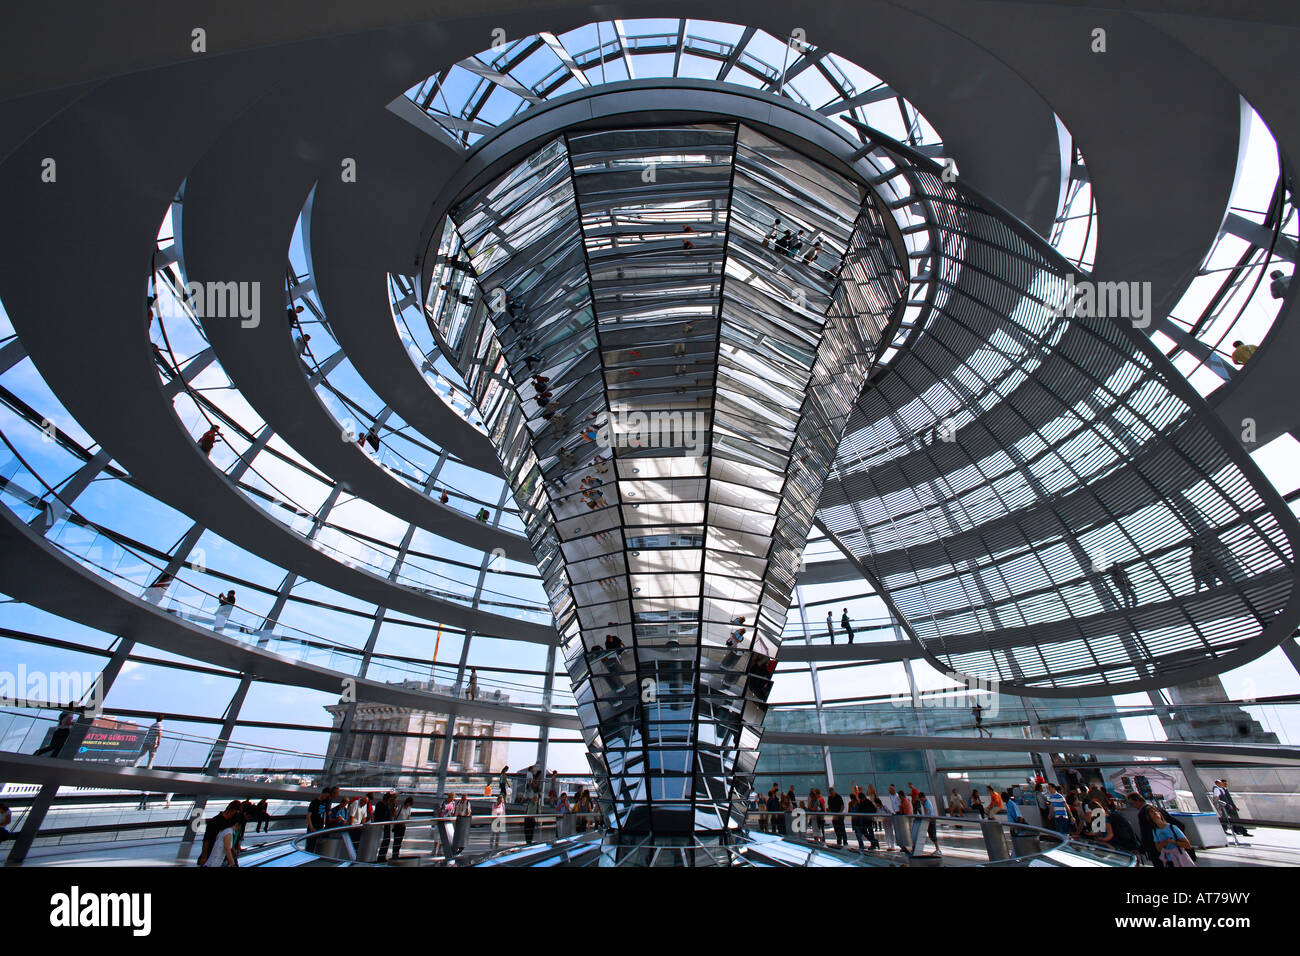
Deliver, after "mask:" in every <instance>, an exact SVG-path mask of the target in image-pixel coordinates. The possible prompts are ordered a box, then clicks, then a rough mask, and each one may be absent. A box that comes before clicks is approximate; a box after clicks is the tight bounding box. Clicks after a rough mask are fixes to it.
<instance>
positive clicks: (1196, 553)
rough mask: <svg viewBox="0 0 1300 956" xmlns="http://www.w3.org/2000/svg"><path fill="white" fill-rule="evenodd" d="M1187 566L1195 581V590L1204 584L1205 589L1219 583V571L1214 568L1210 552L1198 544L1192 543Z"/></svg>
mask: <svg viewBox="0 0 1300 956" xmlns="http://www.w3.org/2000/svg"><path fill="white" fill-rule="evenodd" d="M1187 563H1188V567H1190V568H1191V572H1192V580H1193V581H1194V582H1195V585H1196V590H1197V591H1199V590H1200V589H1201V585H1202V584H1204V585H1205V587H1206V589H1209V588H1212V587H1214V586H1215V585H1216V584H1218V583H1219V572H1218V571H1216V570H1215V568H1214V561H1213V559H1212V558H1211V557H1210V553H1209V552H1208V551H1206V550H1205V549H1204V548H1202V547H1201V546H1200V545H1199V544H1193V545H1192V553H1191V555H1190V556H1189V557H1188V559H1187Z"/></svg>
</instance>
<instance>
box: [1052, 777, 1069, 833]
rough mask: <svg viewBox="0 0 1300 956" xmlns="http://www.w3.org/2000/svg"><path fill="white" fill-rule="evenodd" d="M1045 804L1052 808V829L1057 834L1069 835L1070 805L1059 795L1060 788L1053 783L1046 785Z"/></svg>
mask: <svg viewBox="0 0 1300 956" xmlns="http://www.w3.org/2000/svg"><path fill="white" fill-rule="evenodd" d="M1047 788H1048V794H1047V802H1048V803H1049V804H1050V805H1051V808H1052V827H1053V829H1055V830H1056V832H1057V833H1062V834H1064V835H1066V836H1069V835H1070V829H1071V827H1070V804H1069V802H1068V801H1067V800H1066V799H1065V794H1063V793H1061V788H1060V787H1058V786H1057V785H1056V784H1054V783H1049V784H1048V785H1047Z"/></svg>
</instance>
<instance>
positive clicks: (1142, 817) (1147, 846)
mask: <svg viewBox="0 0 1300 956" xmlns="http://www.w3.org/2000/svg"><path fill="white" fill-rule="evenodd" d="M1128 805H1129V806H1130V807H1132V808H1133V809H1134V810H1136V811H1137V815H1138V832H1139V838H1138V843H1139V844H1140V845H1141V847H1142V852H1143V853H1144V854H1145V855H1146V858H1147V859H1148V860H1149V861H1150V862H1151V865H1152V866H1154V867H1163V866H1164V865H1165V863H1164V861H1163V860H1162V859H1160V851H1159V850H1158V849H1157V848H1156V841H1155V837H1154V836H1153V834H1154V833H1155V827H1154V826H1153V825H1152V823H1151V817H1150V816H1149V815H1148V814H1147V812H1146V809H1147V802H1146V800H1145V799H1143V797H1142V794H1140V793H1130V794H1129V795H1128Z"/></svg>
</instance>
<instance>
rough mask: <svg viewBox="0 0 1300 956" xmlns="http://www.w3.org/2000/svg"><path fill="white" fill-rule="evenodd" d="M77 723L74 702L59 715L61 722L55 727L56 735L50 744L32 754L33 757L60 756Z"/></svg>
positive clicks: (69, 702) (69, 703)
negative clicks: (43, 755)
mask: <svg viewBox="0 0 1300 956" xmlns="http://www.w3.org/2000/svg"><path fill="white" fill-rule="evenodd" d="M76 722H77V706H76V704H74V703H73V702H72V701H68V706H67V707H65V708H63V711H62V713H60V714H59V722H58V723H57V724H56V725H55V727H54V735H53V736H52V737H50V742H49V743H48V744H46V745H45V746H44V747H42V748H41V749H40V750H38V751H36V752H35V753H34V754H32V756H33V757H39V756H41V754H46V753H47V754H49V755H50V756H51V757H57V756H59V751H61V750H62V749H63V745H64V744H65V743H67V742H68V735H69V734H70V733H72V725H73V724H75V723H76Z"/></svg>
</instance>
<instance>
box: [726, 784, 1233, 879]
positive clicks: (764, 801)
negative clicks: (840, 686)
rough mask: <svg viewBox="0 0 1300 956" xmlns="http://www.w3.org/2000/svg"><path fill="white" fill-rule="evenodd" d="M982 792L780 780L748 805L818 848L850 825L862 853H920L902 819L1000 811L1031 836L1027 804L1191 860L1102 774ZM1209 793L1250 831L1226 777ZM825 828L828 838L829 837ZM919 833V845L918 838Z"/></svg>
mask: <svg viewBox="0 0 1300 956" xmlns="http://www.w3.org/2000/svg"><path fill="white" fill-rule="evenodd" d="M984 791H985V792H984V793H983V794H981V792H980V790H979V788H978V787H975V788H972V789H971V790H970V792H969V794H968V795H967V796H966V797H963V796H962V794H961V793H960V792H959V791H958V790H956V789H954V790H953V791H952V794H951V796H950V797H949V798H948V800H947V801H946V802H947V805H946V807H945V806H940V803H939V801H937V800H936V799H935V798H934V797H932V796H928V795H927V794H925V793H924V792H923V791H921V790H919V789H918V788H917V787H915V786H914V785H913V784H912V783H911V782H908V783H907V784H906V785H905V786H904V787H902V788H899V787H897V786H895V785H894V784H890V785H889V789H888V791H887V792H886V793H877V792H876V789H875V787H874V786H872V785H868V786H867V787H866V789H863V788H862V787H860V786H858V785H857V784H856V783H854V784H850V787H849V792H848V796H847V800H846V799H845V797H844V796H843V795H841V794H839V793H837V792H836V790H835V788H834V787H829V788H827V791H826V794H825V795H823V794H822V792H821V790H820V789H818V788H813V789H811V790H810V791H809V792H808V795H807V796H806V797H800V796H798V795H797V794H796V793H795V789H794V787H790V788H789V790H787V791H786V792H784V793H782V792H781V789H780V786H779V785H778V784H777V783H773V784H772V786H771V787H770V788H769V789H768V791H767V793H766V794H765V795H760V794H758V793H757V791H754V792H753V793H751V795H750V808H751V811H752V812H754V813H756V814H757V823H758V827H759V829H761V830H762V831H763V832H766V833H775V834H780V835H783V836H785V835H794V836H797V837H800V838H802V839H806V840H808V841H810V842H812V843H815V844H820V845H823V846H825V845H828V844H827V841H828V839H829V838H833V839H834V846H835V847H836V848H841V849H842V848H849V849H851V848H852V847H851V846H850V842H849V838H848V830H849V829H850V828H851V829H852V831H853V836H854V838H855V840H856V843H857V849H858V850H859V851H860V852H868V851H872V850H881V849H882V848H883V849H885V850H902V851H907V852H919V850H920V849H921V847H920V846H919V845H918V846H917V847H916V848H915V849H913V848H912V847H910V846H909V845H908V844H909V842H910V839H911V833H910V827H908V826H900V825H899V823H900V822H901V820H905V819H907V818H911V817H931V818H934V817H936V816H938V815H940V814H943V815H945V816H948V817H959V818H960V817H968V816H969V817H972V818H974V819H978V820H994V819H996V818H997V817H998V815H1000V814H1001V815H1005V820H1006V822H1007V824H1008V825H1009V827H1010V833H1011V836H1013V837H1017V836H1032V835H1034V831H1032V830H1030V829H1028V827H1029V824H1028V823H1027V821H1026V818H1025V814H1024V812H1023V810H1022V809H1021V808H1022V807H1023V806H1027V805H1030V804H1032V805H1034V806H1036V807H1037V809H1038V812H1039V819H1040V820H1041V821H1042V827H1043V828H1044V829H1052V830H1056V831H1057V832H1058V833H1061V834H1062V835H1064V836H1068V837H1070V838H1072V839H1074V840H1078V841H1086V842H1092V843H1096V844H1100V845H1102V846H1106V847H1110V848H1112V849H1116V850H1121V851H1124V852H1127V853H1132V854H1134V855H1135V856H1137V857H1138V858H1139V860H1140V861H1144V862H1147V863H1150V865H1151V866H1155V867H1186V866H1195V865H1196V850H1195V849H1194V848H1193V846H1192V844H1191V841H1190V840H1189V839H1188V837H1187V835H1186V834H1185V833H1184V832H1183V830H1182V829H1181V828H1180V827H1179V826H1178V825H1177V824H1176V823H1175V822H1174V820H1173V818H1172V816H1171V815H1170V814H1169V813H1168V812H1167V811H1166V810H1164V809H1163V808H1162V807H1159V806H1157V805H1156V804H1154V803H1151V802H1148V801H1147V800H1146V799H1145V798H1144V797H1143V796H1142V795H1141V794H1138V793H1127V794H1124V795H1123V796H1117V795H1116V794H1114V793H1112V792H1111V791H1109V790H1108V789H1107V788H1106V787H1105V786H1103V785H1102V783H1101V781H1100V780H1094V781H1093V782H1092V783H1091V784H1088V785H1086V786H1084V785H1082V784H1079V785H1078V786H1068V787H1062V786H1060V785H1058V784H1055V783H1047V782H1046V781H1044V780H1043V778H1042V777H1041V776H1039V777H1038V778H1037V779H1036V782H1035V783H1034V784H1033V785H1032V789H1028V788H1024V787H1021V786H1019V785H1017V786H1014V787H1011V788H1008V789H1005V790H998V789H996V788H994V787H993V786H991V785H990V786H986V787H985V788H984ZM1214 799H1215V802H1216V803H1217V804H1218V806H1219V808H1220V816H1221V818H1222V819H1223V821H1224V828H1225V829H1228V828H1234V829H1235V831H1236V832H1239V833H1242V834H1244V835H1249V834H1248V832H1247V831H1246V830H1245V828H1244V827H1240V826H1239V824H1238V823H1237V820H1238V817H1237V812H1236V803H1235V801H1233V799H1232V794H1231V791H1230V790H1229V789H1228V786H1227V781H1224V780H1216V781H1215V782H1214ZM1125 808H1128V809H1131V810H1133V811H1135V812H1136V818H1137V821H1138V829H1137V831H1136V832H1135V831H1134V828H1133V825H1132V824H1131V823H1130V817H1129V816H1127V815H1125V814H1124V813H1122V812H1121V811H1122V810H1123V809H1125ZM900 818H901V819H900ZM1017 824H1019V825H1020V826H1019V827H1018V826H1017ZM828 826H829V828H830V831H831V834H832V837H828V834H827V828H828ZM925 832H926V835H927V836H928V838H929V841H930V844H931V845H932V847H933V852H934V853H935V854H936V855H940V854H941V853H942V851H941V850H940V848H939V843H938V834H937V828H936V821H935V820H934V819H930V820H929V821H927V823H926V826H925ZM917 839H918V844H919V843H920V838H919V837H918V838H917Z"/></svg>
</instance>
